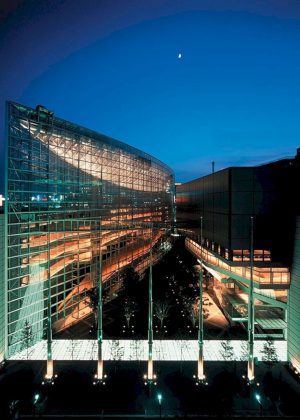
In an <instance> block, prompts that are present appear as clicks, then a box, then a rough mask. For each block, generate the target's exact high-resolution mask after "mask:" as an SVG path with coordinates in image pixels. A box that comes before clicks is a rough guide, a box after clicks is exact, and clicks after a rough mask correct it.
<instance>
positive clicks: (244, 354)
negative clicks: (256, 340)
mask: <svg viewBox="0 0 300 420" xmlns="http://www.w3.org/2000/svg"><path fill="white" fill-rule="evenodd" d="M248 358H249V345H248V341H242V344H241V353H240V360H241V361H242V362H246V361H247V360H248Z"/></svg>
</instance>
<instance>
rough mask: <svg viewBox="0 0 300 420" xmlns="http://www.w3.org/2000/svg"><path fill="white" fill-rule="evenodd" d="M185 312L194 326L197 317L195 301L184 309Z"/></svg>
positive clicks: (196, 322) (197, 309) (197, 311)
mask: <svg viewBox="0 0 300 420" xmlns="http://www.w3.org/2000/svg"><path fill="white" fill-rule="evenodd" d="M186 314H187V317H188V319H189V320H190V321H191V323H192V327H193V328H195V327H196V325H197V324H198V318H199V306H198V305H197V304H196V303H191V304H190V306H189V307H188V308H187V310H186Z"/></svg>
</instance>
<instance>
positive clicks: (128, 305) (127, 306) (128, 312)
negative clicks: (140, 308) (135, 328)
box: [124, 297, 137, 328]
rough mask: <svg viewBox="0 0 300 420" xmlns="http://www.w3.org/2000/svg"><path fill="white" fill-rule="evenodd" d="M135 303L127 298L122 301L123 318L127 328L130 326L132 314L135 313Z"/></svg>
mask: <svg viewBox="0 0 300 420" xmlns="http://www.w3.org/2000/svg"><path fill="white" fill-rule="evenodd" d="M136 307H137V305H136V303H135V302H134V301H133V300H132V299H130V298H129V297H127V298H126V299H125V301H124V317H125V319H126V325H127V328H129V326H130V320H131V318H132V317H133V316H134V313H135V312H136Z"/></svg>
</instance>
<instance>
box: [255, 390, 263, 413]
mask: <svg viewBox="0 0 300 420" xmlns="http://www.w3.org/2000/svg"><path fill="white" fill-rule="evenodd" d="M254 396H255V399H256V401H257V402H258V404H259V409H260V415H261V416H262V410H263V406H262V401H261V395H260V394H258V393H256V394H255V395H254Z"/></svg>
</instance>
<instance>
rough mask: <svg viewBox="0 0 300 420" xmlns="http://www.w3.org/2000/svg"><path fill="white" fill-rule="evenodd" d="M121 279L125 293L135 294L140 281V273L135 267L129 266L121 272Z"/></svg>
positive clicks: (128, 294)
mask: <svg viewBox="0 0 300 420" xmlns="http://www.w3.org/2000/svg"><path fill="white" fill-rule="evenodd" d="M121 281H122V284H123V288H124V291H125V294H126V295H127V296H135V293H136V287H137V284H138V282H139V281H140V275H139V273H138V272H137V271H135V269H134V268H133V267H132V266H130V267H127V268H126V269H125V270H124V271H123V272H122V274H121Z"/></svg>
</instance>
